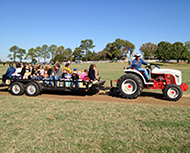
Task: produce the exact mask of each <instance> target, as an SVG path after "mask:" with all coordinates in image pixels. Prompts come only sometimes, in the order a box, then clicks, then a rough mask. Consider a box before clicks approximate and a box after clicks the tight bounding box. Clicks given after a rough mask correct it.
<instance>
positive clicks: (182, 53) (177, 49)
mask: <svg viewBox="0 0 190 153" xmlns="http://www.w3.org/2000/svg"><path fill="white" fill-rule="evenodd" d="M171 53H172V56H171V57H172V58H173V59H176V60H177V63H179V60H187V54H188V49H187V47H186V46H184V45H183V43H181V42H175V43H174V44H172V48H171Z"/></svg>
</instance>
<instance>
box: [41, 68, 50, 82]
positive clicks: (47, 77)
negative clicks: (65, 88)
mask: <svg viewBox="0 0 190 153" xmlns="http://www.w3.org/2000/svg"><path fill="white" fill-rule="evenodd" d="M42 77H43V79H42V80H45V81H44V83H45V85H48V84H49V81H46V80H49V75H48V72H47V71H44V74H43V75H42Z"/></svg>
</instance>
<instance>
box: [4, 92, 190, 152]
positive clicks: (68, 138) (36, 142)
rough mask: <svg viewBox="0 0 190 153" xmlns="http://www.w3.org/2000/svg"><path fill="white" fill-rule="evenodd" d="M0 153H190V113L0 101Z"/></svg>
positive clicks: (73, 103) (163, 108) (26, 99)
mask: <svg viewBox="0 0 190 153" xmlns="http://www.w3.org/2000/svg"><path fill="white" fill-rule="evenodd" d="M0 106H1V107H0V118H1V120H0V148H1V149H0V152H2V153H4V152H23V153H25V152H189V150H190V108H189V107H179V106H178V107H173V106H172V107H166V106H151V105H135V104H125V103H106V102H90V101H88V102H86V101H65V100H56V96H55V99H41V98H38V97H33V98H31V97H15V96H1V98H0Z"/></svg>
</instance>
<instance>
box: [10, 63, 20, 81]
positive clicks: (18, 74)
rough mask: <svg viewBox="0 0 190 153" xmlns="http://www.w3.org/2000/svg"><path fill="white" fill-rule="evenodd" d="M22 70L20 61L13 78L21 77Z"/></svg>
mask: <svg viewBox="0 0 190 153" xmlns="http://www.w3.org/2000/svg"><path fill="white" fill-rule="evenodd" d="M21 71H22V68H21V67H20V63H17V64H16V71H15V72H14V73H13V74H12V77H13V79H19V77H21V74H20V73H21Z"/></svg>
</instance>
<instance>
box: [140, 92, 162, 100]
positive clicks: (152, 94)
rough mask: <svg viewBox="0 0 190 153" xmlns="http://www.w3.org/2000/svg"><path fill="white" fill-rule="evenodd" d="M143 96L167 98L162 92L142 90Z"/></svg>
mask: <svg viewBox="0 0 190 153" xmlns="http://www.w3.org/2000/svg"><path fill="white" fill-rule="evenodd" d="M140 96H142V97H153V98H156V99H160V100H165V99H164V96H163V94H162V93H154V92H142V94H141V95H140Z"/></svg>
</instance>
